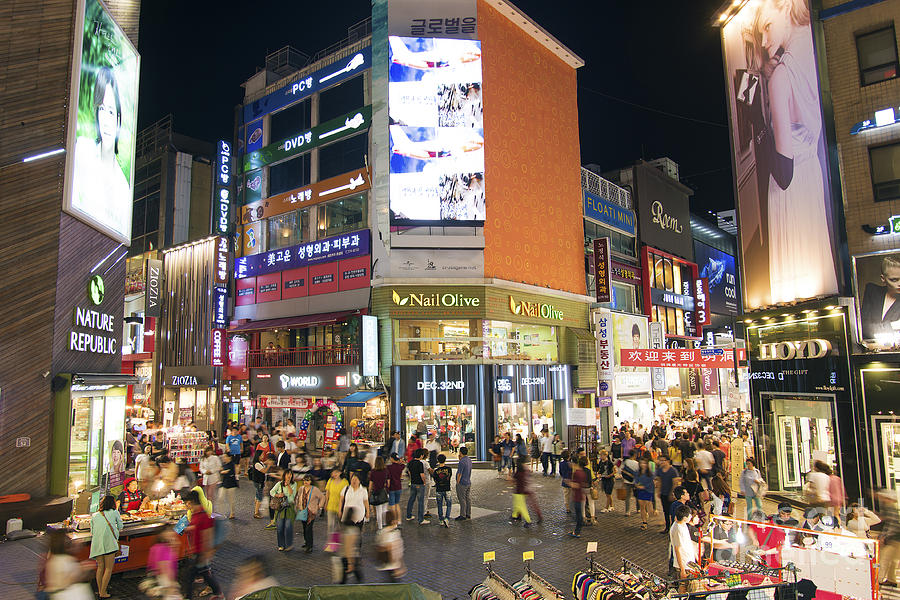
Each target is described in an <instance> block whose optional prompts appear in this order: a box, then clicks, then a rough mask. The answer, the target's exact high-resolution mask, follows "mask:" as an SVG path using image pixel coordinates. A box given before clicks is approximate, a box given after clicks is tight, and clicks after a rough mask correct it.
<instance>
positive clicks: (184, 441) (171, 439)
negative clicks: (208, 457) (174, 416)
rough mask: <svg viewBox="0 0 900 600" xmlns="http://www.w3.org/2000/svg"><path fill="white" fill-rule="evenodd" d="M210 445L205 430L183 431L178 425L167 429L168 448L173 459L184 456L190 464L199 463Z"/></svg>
mask: <svg viewBox="0 0 900 600" xmlns="http://www.w3.org/2000/svg"><path fill="white" fill-rule="evenodd" d="M208 445H209V443H208V441H207V437H206V433H205V432H203V431H183V430H180V428H178V427H175V428H172V429H169V430H167V431H166V449H167V450H168V451H169V458H171V459H172V460H177V459H179V458H183V459H184V460H185V462H187V463H188V464H193V463H199V462H200V459H201V458H203V450H204V448H206V447H207V446H208Z"/></svg>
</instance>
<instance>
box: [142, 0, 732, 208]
mask: <svg viewBox="0 0 900 600" xmlns="http://www.w3.org/2000/svg"><path fill="white" fill-rule="evenodd" d="M514 3H515V4H516V6H518V7H519V8H520V9H521V10H522V11H524V12H525V13H526V14H528V15H529V16H530V17H531V18H532V19H534V20H535V21H537V22H538V23H540V24H541V25H542V26H543V27H544V28H545V29H546V30H547V31H549V32H550V33H551V34H553V35H554V36H555V37H557V38H558V39H559V40H560V41H562V42H563V43H564V44H565V45H566V46H568V47H569V48H571V49H572V51H574V52H575V53H576V54H578V55H579V56H581V57H582V58H583V59H584V61H585V66H584V67H582V68H581V69H579V71H578V86H579V89H578V109H579V122H580V129H581V159H582V164H588V163H596V164H598V165H600V166H601V168H602V169H604V170H606V169H615V168H617V167H620V166H624V165H628V164H631V163H632V162H634V161H635V160H637V159H640V158H644V159H648V160H649V159H653V158H658V157H661V156H668V157H670V158H671V159H673V160H674V161H675V162H677V163H678V164H679V166H680V173H681V179H682V182H683V183H685V184H687V185H688V186H690V187H691V188H693V189H694V192H695V193H694V198H693V203H692V207H693V209H694V210H695V211H698V212H703V211H707V210H723V209H727V208H731V207H733V205H734V201H733V193H732V184H731V159H730V148H729V142H728V127H727V112H726V105H725V91H724V75H723V71H722V52H721V45H720V41H719V32H718V30H717V29H715V28H713V27H711V26H710V22H711V20H712V18H713V15H714V13H715V11H716V9H717V8H719V7H720V6H721V4H722V2H721V0H683V1H681V2H672V1H665V2H664V1H660V0H601V1H597V0H594V1H591V2H572V1H562V2H552V1H547V0H515V2H514ZM141 4H142V6H141V30H140V40H139V50H140V53H141V60H142V64H141V93H140V107H139V109H140V112H139V126H140V127H141V128H143V127H145V126H147V125H149V124H151V123H153V122H154V121H156V120H157V119H159V118H161V117H163V116H165V115H166V114H168V113H172V114H173V115H174V118H175V129H176V131H178V132H179V133H184V134H186V135H190V136H193V137H197V138H200V139H205V140H208V141H214V140H215V139H217V138H221V137H226V138H227V137H230V136H231V132H232V129H233V126H234V112H233V111H234V106H235V105H236V104H239V103H240V102H241V99H242V93H243V90H242V89H241V87H240V84H241V83H243V82H244V81H245V80H246V79H247V78H248V77H250V76H251V75H253V74H254V73H255V72H256V71H257V69H258V68H260V67H262V66H263V64H264V62H265V56H266V54H267V53H269V52H272V51H275V50H277V49H279V48H281V47H283V46H285V45H288V44H290V45H291V46H293V47H295V48H297V49H298V50H301V51H303V52H306V53H308V54H315V53H316V52H317V51H318V50H320V49H322V48H325V47H327V46H330V45H331V44H333V43H335V42H338V41H339V40H342V39H343V38H344V37H346V34H347V27H348V26H350V25H352V24H354V23H357V22H359V21H361V20H363V19H364V18H366V17H367V16H368V15H369V14H370V6H371V5H370V2H369V0H340V1H338V2H311V1H309V0H305V1H301V2H284V1H274V0H262V1H260V2H257V3H247V2H240V3H238V2H233V1H231V0H222V1H220V2H210V1H209V0H206V1H201V2H184V1H183V0H182V1H179V2H176V1H175V0H144V1H143V2H142V3H141ZM584 7H590V8H589V9H587V8H584Z"/></svg>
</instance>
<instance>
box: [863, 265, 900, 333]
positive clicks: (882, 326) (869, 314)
mask: <svg viewBox="0 0 900 600" xmlns="http://www.w3.org/2000/svg"><path fill="white" fill-rule="evenodd" d="M853 288H854V292H855V296H856V307H857V310H858V311H859V328H858V333H859V340H860V342H861V343H863V344H864V345H866V346H867V347H869V348H871V349H875V350H888V349H891V348H897V347H900V252H897V251H886V252H875V253H872V254H860V255H857V256H854V257H853Z"/></svg>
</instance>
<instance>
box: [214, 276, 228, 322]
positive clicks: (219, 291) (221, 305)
mask: <svg viewBox="0 0 900 600" xmlns="http://www.w3.org/2000/svg"><path fill="white" fill-rule="evenodd" d="M212 297H213V319H212V321H213V322H212V326H213V327H220V328H224V327H225V326H226V325H227V324H228V323H227V321H228V288H226V287H224V286H221V285H217V286H215V287H213V289H212Z"/></svg>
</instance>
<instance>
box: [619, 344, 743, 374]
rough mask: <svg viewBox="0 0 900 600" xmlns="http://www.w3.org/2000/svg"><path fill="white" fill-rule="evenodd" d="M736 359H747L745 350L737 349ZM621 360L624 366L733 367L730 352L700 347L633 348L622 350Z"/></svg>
mask: <svg viewBox="0 0 900 600" xmlns="http://www.w3.org/2000/svg"><path fill="white" fill-rule="evenodd" d="M737 353H738V360H739V361H742V362H743V361H745V360H747V351H746V350H745V349H743V348H738V349H737ZM621 362H622V365H623V366H626V367H658V368H673V369H703V368H705V369H715V368H722V369H725V368H729V367H731V368H733V367H734V357H733V356H732V355H731V352H724V353H722V354H710V353H705V352H702V351H701V350H700V349H694V350H665V349H661V350H660V349H642V348H640V349H635V350H622V356H621Z"/></svg>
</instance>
